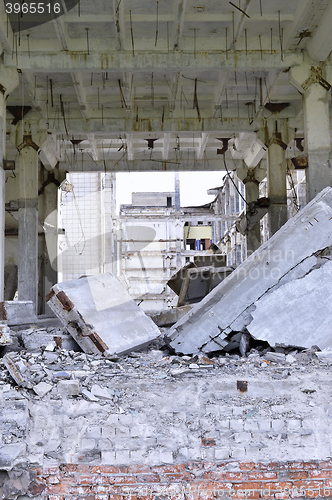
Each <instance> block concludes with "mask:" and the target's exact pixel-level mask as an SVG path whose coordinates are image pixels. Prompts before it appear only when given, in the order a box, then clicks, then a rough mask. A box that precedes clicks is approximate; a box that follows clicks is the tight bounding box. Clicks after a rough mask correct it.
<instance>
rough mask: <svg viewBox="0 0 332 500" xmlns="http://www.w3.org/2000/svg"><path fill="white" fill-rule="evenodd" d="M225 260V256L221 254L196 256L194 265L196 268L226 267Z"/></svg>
mask: <svg viewBox="0 0 332 500" xmlns="http://www.w3.org/2000/svg"><path fill="white" fill-rule="evenodd" d="M226 260H227V257H226V255H221V254H208V255H196V256H195V257H194V264H195V266H197V267H206V266H212V267H224V266H226Z"/></svg>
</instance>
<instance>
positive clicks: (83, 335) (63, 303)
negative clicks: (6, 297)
mask: <svg viewBox="0 0 332 500" xmlns="http://www.w3.org/2000/svg"><path fill="white" fill-rule="evenodd" d="M46 301H47V303H48V305H49V306H50V308H51V309H52V310H53V311H54V312H55V314H56V315H57V316H58V318H59V319H60V320H61V321H62V323H63V324H64V326H65V327H66V328H67V330H68V332H69V333H70V334H71V335H72V336H73V338H74V339H75V341H76V342H77V343H78V344H79V346H80V347H81V348H82V349H83V351H85V352H87V353H94V354H103V355H104V356H110V355H114V354H117V355H123V354H125V353H127V352H130V351H132V350H134V349H139V348H142V347H143V346H145V345H147V344H149V343H150V342H151V341H152V340H154V339H156V338H157V337H158V336H159V335H160V331H159V329H158V327H157V326H156V325H155V324H154V323H153V321H152V320H151V319H150V318H149V317H148V316H146V315H145V313H144V311H143V310H142V309H140V308H139V306H138V305H137V304H136V302H135V301H134V300H133V299H132V298H131V297H130V295H129V294H128V293H127V292H126V290H125V289H124V287H123V286H122V284H121V283H120V281H119V280H118V279H117V278H115V277H114V276H113V275H112V274H110V273H105V274H100V275H96V276H91V277H88V278H81V279H78V280H73V281H67V282H64V283H58V284H57V285H54V286H53V288H52V289H51V290H50V292H49V293H48V295H47V297H46Z"/></svg>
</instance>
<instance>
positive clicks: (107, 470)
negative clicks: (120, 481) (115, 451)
mask: <svg viewBox="0 0 332 500" xmlns="http://www.w3.org/2000/svg"><path fill="white" fill-rule="evenodd" d="M89 472H91V473H92V474H118V473H119V472H120V469H119V467H114V466H113V465H90V467H89Z"/></svg>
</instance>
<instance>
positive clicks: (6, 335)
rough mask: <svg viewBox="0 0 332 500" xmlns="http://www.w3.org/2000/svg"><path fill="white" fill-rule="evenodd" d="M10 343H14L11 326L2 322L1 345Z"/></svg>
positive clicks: (0, 330)
mask: <svg viewBox="0 0 332 500" xmlns="http://www.w3.org/2000/svg"><path fill="white" fill-rule="evenodd" d="M10 344H12V338H11V332H10V328H9V326H8V325H7V324H6V323H4V322H0V346H6V345H10Z"/></svg>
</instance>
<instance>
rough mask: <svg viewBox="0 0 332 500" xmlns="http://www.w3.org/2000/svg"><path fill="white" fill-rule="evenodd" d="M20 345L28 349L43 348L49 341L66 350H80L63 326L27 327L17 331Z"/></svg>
mask: <svg viewBox="0 0 332 500" xmlns="http://www.w3.org/2000/svg"><path fill="white" fill-rule="evenodd" d="M17 337H18V338H19V340H20V342H21V345H22V346H23V347H24V348H25V349H27V350H29V351H33V350H36V349H45V348H46V347H47V346H48V345H49V344H50V343H51V342H54V343H55V345H56V346H57V347H60V348H63V349H66V350H67V351H80V347H79V346H78V344H77V343H76V342H75V340H74V339H73V337H72V336H71V335H70V334H69V333H68V332H67V331H66V330H64V329H63V328H54V327H48V328H47V327H46V328H29V329H27V330H20V331H19V332H18V333H17Z"/></svg>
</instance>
